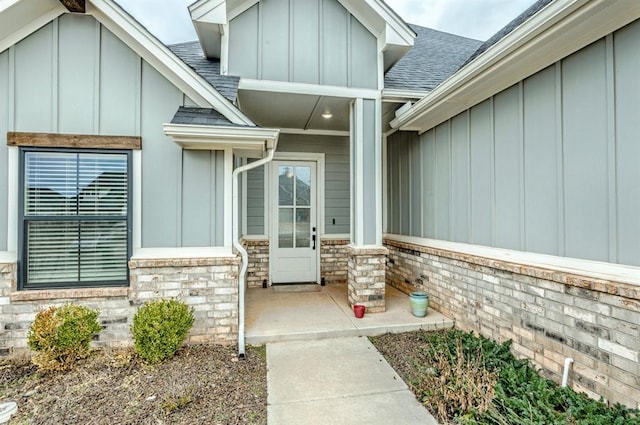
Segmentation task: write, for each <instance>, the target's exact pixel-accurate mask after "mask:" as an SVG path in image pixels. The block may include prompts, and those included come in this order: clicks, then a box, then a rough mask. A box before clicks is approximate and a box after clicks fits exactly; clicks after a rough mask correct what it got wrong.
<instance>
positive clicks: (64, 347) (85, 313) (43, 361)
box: [27, 304, 102, 371]
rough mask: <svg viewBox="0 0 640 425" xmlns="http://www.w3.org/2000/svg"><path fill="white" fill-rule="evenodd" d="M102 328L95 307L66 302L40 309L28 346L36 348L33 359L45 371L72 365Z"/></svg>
mask: <svg viewBox="0 0 640 425" xmlns="http://www.w3.org/2000/svg"><path fill="white" fill-rule="evenodd" d="M101 330H102V326H100V323H98V311H97V310H92V309H90V308H87V307H83V306H79V305H76V304H65V305H63V306H62V307H49V308H48V309H47V310H43V311H40V312H38V314H37V315H36V318H35V320H34V322H33V323H32V324H31V327H30V328H29V334H28V336H27V338H28V344H29V348H31V349H32V350H33V351H36V355H34V356H33V358H32V362H33V363H34V364H35V365H37V366H38V367H39V368H40V369H43V370H46V371H54V370H68V369H71V368H72V367H73V365H74V364H75V362H76V361H77V360H78V359H81V358H84V357H87V355H88V354H89V350H90V348H89V344H90V342H91V340H92V339H93V337H94V336H96V335H98V334H99V333H100V331H101Z"/></svg>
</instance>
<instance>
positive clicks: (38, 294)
mask: <svg viewBox="0 0 640 425" xmlns="http://www.w3.org/2000/svg"><path fill="white" fill-rule="evenodd" d="M128 294H129V288H128V287H117V288H76V289H38V290H33V291H30V290H24V291H16V292H13V293H12V294H11V295H10V298H11V302H14V301H43V300H60V299H82V298H111V297H126V296H127V295H128Z"/></svg>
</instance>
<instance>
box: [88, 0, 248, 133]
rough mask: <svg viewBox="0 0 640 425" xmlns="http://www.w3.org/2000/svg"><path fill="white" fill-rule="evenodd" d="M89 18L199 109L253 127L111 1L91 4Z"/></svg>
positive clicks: (101, 0) (236, 109) (244, 117)
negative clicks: (204, 109) (219, 114)
mask: <svg viewBox="0 0 640 425" xmlns="http://www.w3.org/2000/svg"><path fill="white" fill-rule="evenodd" d="M87 14H90V15H92V16H94V17H95V18H96V19H97V20H98V21H99V22H100V23H102V24H103V25H104V26H105V27H106V28H107V29H109V31H111V32H113V33H114V34H115V35H116V36H117V37H119V38H120V39H121V40H122V41H124V42H125V44H127V45H128V46H129V47H130V48H131V49H132V50H133V51H135V52H136V53H137V54H138V55H140V56H141V57H142V58H143V59H144V60H146V61H147V62H148V63H149V64H151V66H153V67H154V68H155V69H156V70H158V72H160V74H162V75H163V76H164V77H165V78H167V79H168V80H169V81H170V82H171V83H172V84H174V85H175V86H176V87H178V88H179V89H180V90H182V91H183V92H184V93H185V94H186V95H187V96H189V97H190V98H191V99H192V100H193V101H194V102H196V104H198V106H200V107H203V108H214V109H215V110H217V111H218V112H220V113H221V114H222V115H224V116H225V117H226V118H227V119H228V120H230V121H231V122H233V123H234V124H239V125H253V122H251V120H250V119H249V118H248V117H246V116H245V115H244V114H243V113H242V112H240V110H239V109H238V108H236V107H235V106H234V105H233V104H232V103H231V102H229V100H227V99H226V98H225V97H224V96H222V95H221V94H220V93H219V92H218V91H217V90H216V89H215V88H213V87H212V86H211V85H210V84H209V83H208V82H207V81H206V80H205V79H204V78H202V77H201V76H199V75H198V74H197V73H196V72H195V71H193V70H192V69H191V68H190V67H189V66H188V65H187V64H186V63H184V62H183V61H182V60H181V59H180V58H179V57H177V56H176V55H175V54H174V53H173V52H172V51H171V50H169V48H168V47H167V46H165V45H164V44H163V43H162V42H161V41H160V40H158V39H157V38H156V37H154V36H153V35H152V34H151V33H150V32H149V31H147V30H146V29H145V28H144V27H143V26H142V25H140V23H139V22H137V21H136V20H135V19H134V18H133V17H131V16H130V15H129V14H128V13H127V12H125V11H124V10H123V9H122V8H121V7H120V6H118V5H116V4H115V3H114V2H113V1H112V0H89V2H88V3H87Z"/></svg>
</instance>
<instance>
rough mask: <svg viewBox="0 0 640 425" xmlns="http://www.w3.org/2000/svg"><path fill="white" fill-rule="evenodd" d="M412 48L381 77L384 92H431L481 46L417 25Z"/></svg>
mask: <svg viewBox="0 0 640 425" xmlns="http://www.w3.org/2000/svg"><path fill="white" fill-rule="evenodd" d="M409 26H410V27H411V29H412V30H413V31H415V33H416V34H417V37H416V39H415V42H414V45H413V47H412V48H411V50H409V51H408V52H407V54H405V55H404V57H402V59H400V60H399V61H398V63H396V64H395V65H394V66H393V67H392V68H391V69H390V70H389V71H387V73H386V75H385V77H384V86H385V88H387V89H398V90H414V91H430V90H433V89H434V88H435V87H436V86H437V85H438V84H440V83H441V82H443V81H444V80H446V79H447V78H449V77H450V76H451V75H452V74H453V73H454V72H455V71H456V70H457V69H459V68H460V65H462V64H463V63H464V62H465V60H467V58H468V57H469V55H471V54H472V53H473V52H475V51H476V50H477V49H478V47H479V46H480V45H481V44H482V42H481V41H479V40H474V39H471V38H466V37H461V36H459V35H454V34H449V33H446V32H442V31H437V30H434V29H430V28H424V27H420V26H418V25H411V24H410V25H409Z"/></svg>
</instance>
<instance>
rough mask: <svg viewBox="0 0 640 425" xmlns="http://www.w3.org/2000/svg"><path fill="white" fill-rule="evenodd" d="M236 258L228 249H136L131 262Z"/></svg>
mask: <svg viewBox="0 0 640 425" xmlns="http://www.w3.org/2000/svg"><path fill="white" fill-rule="evenodd" d="M220 257H234V258H235V257H236V255H235V254H234V253H233V252H232V250H231V248H228V247H209V248H200V247H184V248H138V249H134V250H133V255H131V259H132V260H155V259H170V258H220Z"/></svg>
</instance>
